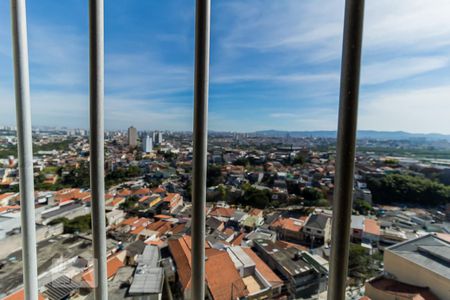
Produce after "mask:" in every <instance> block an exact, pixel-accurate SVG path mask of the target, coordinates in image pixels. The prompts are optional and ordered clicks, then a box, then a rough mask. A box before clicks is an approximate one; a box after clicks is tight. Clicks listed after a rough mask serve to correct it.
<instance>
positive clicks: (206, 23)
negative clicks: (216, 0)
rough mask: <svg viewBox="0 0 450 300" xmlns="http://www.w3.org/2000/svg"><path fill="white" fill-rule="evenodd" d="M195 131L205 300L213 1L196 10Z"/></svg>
mask: <svg viewBox="0 0 450 300" xmlns="http://www.w3.org/2000/svg"><path fill="white" fill-rule="evenodd" d="M195 11H196V13H195V74H194V129H193V148H194V149H193V170H192V256H191V257H192V274H191V278H192V297H191V298H192V299H204V298H205V203H206V171H207V146H208V141H207V140H208V86H209V50H210V18H211V1H210V0H197V1H196V8H195Z"/></svg>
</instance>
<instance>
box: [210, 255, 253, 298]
mask: <svg viewBox="0 0 450 300" xmlns="http://www.w3.org/2000/svg"><path fill="white" fill-rule="evenodd" d="M205 255H206V257H207V258H208V259H207V261H206V264H205V273H206V276H205V277H206V282H207V284H208V287H209V291H210V292H211V294H212V297H213V299H215V300H228V299H238V298H241V297H244V296H247V295H248V290H247V287H246V286H245V283H244V281H243V280H242V278H241V276H240V275H239V273H238V271H237V270H236V267H235V266H234V263H233V261H232V260H231V258H230V256H229V255H228V253H227V252H226V251H220V250H217V249H206V253H205Z"/></svg>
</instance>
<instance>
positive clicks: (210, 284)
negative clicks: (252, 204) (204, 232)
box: [169, 235, 248, 300]
mask: <svg viewBox="0 0 450 300" xmlns="http://www.w3.org/2000/svg"><path fill="white" fill-rule="evenodd" d="M205 246H206V249H205V255H206V257H208V259H207V260H206V261H205V278H206V298H207V299H211V300H229V299H236V298H239V297H245V296H247V295H248V290H247V288H246V286H245V283H244V281H243V280H242V279H241V277H240V275H239V273H238V271H237V270H236V268H235V266H234V264H233V261H232V260H231V258H230V256H229V255H228V253H227V252H226V251H220V250H217V249H212V248H211V247H210V246H208V245H207V244H206V245H205ZM169 250H170V252H171V254H172V257H173V260H174V262H175V265H176V269H177V275H178V282H179V287H180V289H181V291H182V293H183V295H184V299H190V300H193V299H191V298H190V296H191V264H192V261H191V238H190V236H187V235H184V236H182V237H180V238H178V239H169Z"/></svg>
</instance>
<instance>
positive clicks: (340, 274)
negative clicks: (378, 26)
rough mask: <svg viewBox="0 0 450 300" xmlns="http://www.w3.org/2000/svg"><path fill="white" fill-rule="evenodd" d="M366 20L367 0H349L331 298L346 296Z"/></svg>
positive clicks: (335, 196) (334, 214)
mask: <svg viewBox="0 0 450 300" xmlns="http://www.w3.org/2000/svg"><path fill="white" fill-rule="evenodd" d="M363 19H364V0H346V2H345V19H344V39H343V47H342V65H341V87H340V89H341V90H340V99H339V102H340V103H339V125H338V135H337V153H336V178H335V181H336V184H335V186H336V190H335V193H334V202H333V225H332V239H331V259H330V277H329V284H328V299H329V300H340V299H342V300H344V299H345V290H346V281H347V272H348V253H349V247H350V246H349V243H350V222H351V214H352V194H353V176H354V167H355V145H356V127H357V117H358V95H359V77H360V67H361V45H362V33H363Z"/></svg>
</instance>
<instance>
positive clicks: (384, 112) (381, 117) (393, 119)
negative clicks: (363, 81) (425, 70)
mask: <svg viewBox="0 0 450 300" xmlns="http://www.w3.org/2000/svg"><path fill="white" fill-rule="evenodd" d="M363 98H364V97H363ZM448 99H450V86H437V87H429V88H421V89H408V90H398V91H394V92H386V93H376V94H374V95H370V96H369V98H368V99H363V100H364V101H363V102H362V103H361V105H360V115H359V124H358V127H359V128H360V129H377V130H391V131H392V130H404V131H409V132H439V133H447V134H448V133H450V122H449V115H450V101H448Z"/></svg>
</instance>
